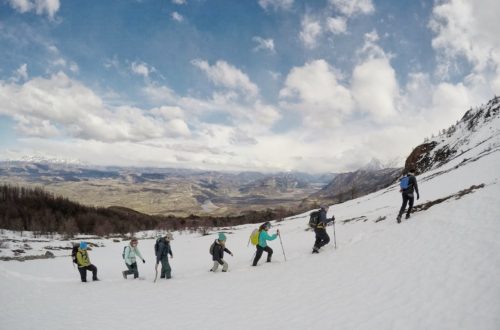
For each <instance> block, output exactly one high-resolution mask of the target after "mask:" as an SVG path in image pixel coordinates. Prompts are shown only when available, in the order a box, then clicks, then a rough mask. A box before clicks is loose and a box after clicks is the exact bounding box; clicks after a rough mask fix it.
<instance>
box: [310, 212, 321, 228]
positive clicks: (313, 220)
mask: <svg viewBox="0 0 500 330" xmlns="http://www.w3.org/2000/svg"><path fill="white" fill-rule="evenodd" d="M318 222H319V211H314V212H311V214H310V215H309V227H310V228H316V226H317V225H318Z"/></svg>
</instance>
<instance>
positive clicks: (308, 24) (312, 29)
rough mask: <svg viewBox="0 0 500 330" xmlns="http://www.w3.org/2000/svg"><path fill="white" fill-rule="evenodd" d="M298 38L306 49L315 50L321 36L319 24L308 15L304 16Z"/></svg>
mask: <svg viewBox="0 0 500 330" xmlns="http://www.w3.org/2000/svg"><path fill="white" fill-rule="evenodd" d="M301 27H302V29H301V31H300V33H299V38H300V40H301V41H302V43H303V45H304V46H305V47H306V48H315V47H316V46H317V42H318V38H319V36H320V35H321V24H320V22H319V21H318V20H315V19H314V18H313V17H311V16H309V15H305V16H304V18H303V19H302V22H301Z"/></svg>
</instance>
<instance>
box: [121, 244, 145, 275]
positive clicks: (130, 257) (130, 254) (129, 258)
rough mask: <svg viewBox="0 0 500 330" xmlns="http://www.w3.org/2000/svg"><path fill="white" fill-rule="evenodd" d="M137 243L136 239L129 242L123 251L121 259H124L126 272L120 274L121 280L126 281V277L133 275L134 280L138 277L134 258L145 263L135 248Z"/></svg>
mask: <svg viewBox="0 0 500 330" xmlns="http://www.w3.org/2000/svg"><path fill="white" fill-rule="evenodd" d="M137 244H138V241H137V239H136V238H132V239H131V240H130V244H129V245H128V246H126V247H125V250H124V251H123V258H124V259H125V265H126V266H127V270H124V271H123V272H122V275H123V278H124V279H127V275H132V274H134V278H138V277H139V270H138V269H137V262H136V257H139V258H140V259H141V260H142V263H146V260H144V258H143V257H142V255H141V252H140V251H139V248H138V247H137Z"/></svg>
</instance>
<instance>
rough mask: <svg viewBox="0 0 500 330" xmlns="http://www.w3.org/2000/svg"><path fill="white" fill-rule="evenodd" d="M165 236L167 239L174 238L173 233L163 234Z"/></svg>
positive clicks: (171, 239)
mask: <svg viewBox="0 0 500 330" xmlns="http://www.w3.org/2000/svg"><path fill="white" fill-rule="evenodd" d="M165 238H166V239H167V240H169V241H173V240H174V235H172V233H167V234H166V235H165Z"/></svg>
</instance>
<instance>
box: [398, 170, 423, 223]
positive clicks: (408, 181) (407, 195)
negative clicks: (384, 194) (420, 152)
mask: <svg viewBox="0 0 500 330" xmlns="http://www.w3.org/2000/svg"><path fill="white" fill-rule="evenodd" d="M413 173H415V171H414V170H410V171H408V174H407V175H406V176H405V177H403V178H402V179H401V180H400V186H401V189H400V192H401V196H402V198H403V204H402V205H401V209H400V210H399V214H398V217H397V220H398V223H400V222H401V216H402V215H403V213H404V212H405V209H406V204H408V211H407V212H406V219H408V218H410V213H411V210H412V208H413V201H414V197H413V193H414V192H416V193H417V200H418V199H419V198H420V194H419V193H418V184H417V178H415V176H414V175H413Z"/></svg>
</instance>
